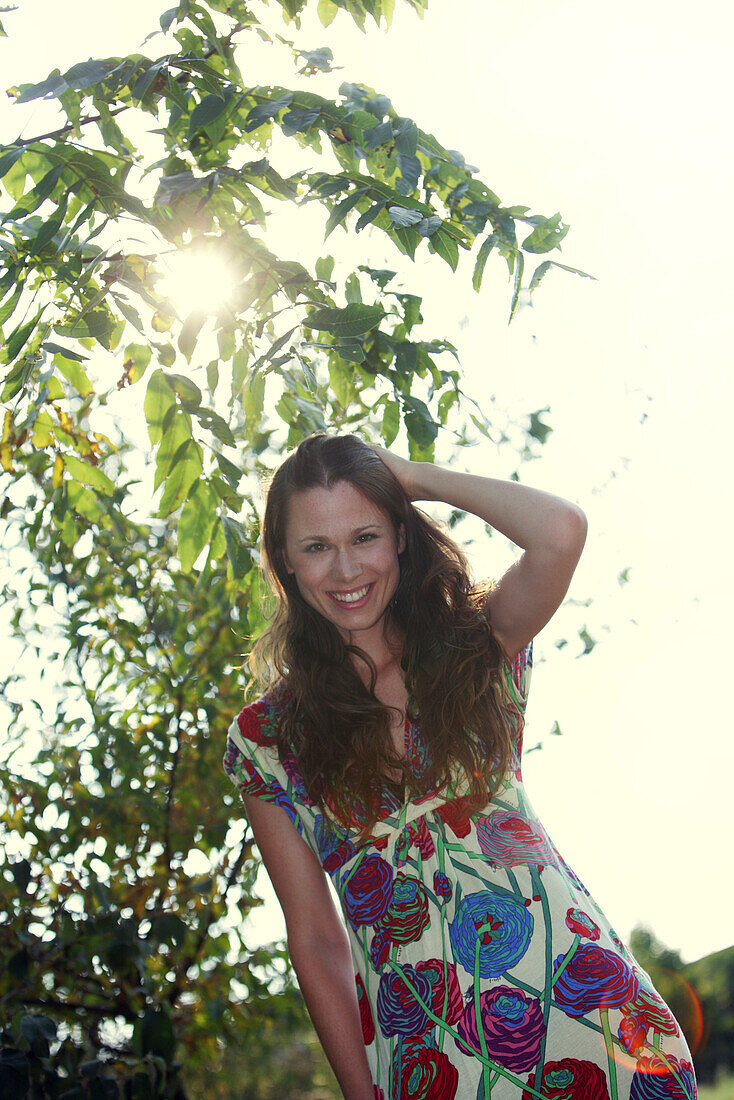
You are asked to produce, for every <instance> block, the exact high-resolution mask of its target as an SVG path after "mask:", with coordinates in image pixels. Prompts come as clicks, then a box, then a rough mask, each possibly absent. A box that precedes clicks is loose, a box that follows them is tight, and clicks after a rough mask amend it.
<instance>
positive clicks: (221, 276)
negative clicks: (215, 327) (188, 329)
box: [157, 248, 236, 317]
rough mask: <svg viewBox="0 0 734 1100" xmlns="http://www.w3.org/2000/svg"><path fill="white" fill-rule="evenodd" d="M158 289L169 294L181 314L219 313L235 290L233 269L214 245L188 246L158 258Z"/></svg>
mask: <svg viewBox="0 0 734 1100" xmlns="http://www.w3.org/2000/svg"><path fill="white" fill-rule="evenodd" d="M160 272H161V276H160V279H159V280H158V285H157V290H158V292H159V293H160V294H163V295H164V296H165V297H166V298H169V299H170V301H171V303H172V305H173V306H174V308H175V310H176V312H177V313H178V314H179V316H180V317H187V316H188V315H189V314H190V313H194V312H199V313H218V312H219V310H220V309H221V308H222V307H223V306H225V305H227V303H228V302H229V301H230V299H231V298H232V297H233V295H234V291H235V278H236V277H235V272H234V269H233V268H232V266H231V264H230V263H229V262H228V260H227V259H226V257H223V256H222V255H221V254H220V253H217V252H215V251H214V250H213V249H194V248H192V249H190V250H189V251H187V252H175V253H173V254H171V255H169V256H166V257H164V258H162V259H161V263H160Z"/></svg>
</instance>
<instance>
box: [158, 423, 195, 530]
mask: <svg viewBox="0 0 734 1100" xmlns="http://www.w3.org/2000/svg"><path fill="white" fill-rule="evenodd" d="M202 470H203V462H202V455H201V447H200V446H199V444H198V443H197V442H196V441H195V440H193V439H189V440H188V442H187V443H186V444H185V445H184V449H183V451H182V453H181V454H180V455H178V454H177V455H176V463H175V465H174V466H173V469H172V470H171V473H170V475H169V476H168V478H167V480H166V487H165V489H164V490H163V496H162V498H161V506H160V508H159V509H158V512H157V515H158V516H161V517H163V516H168V515H170V514H171V512H173V511H174V510H175V509H176V508H178V507H179V505H180V504H183V502H184V501H185V500H186V498H187V496H188V495H189V490H190V489H191V486H192V485H193V484H194V482H195V481H196V480H197V478H198V477H199V476H200V474H201V472H202Z"/></svg>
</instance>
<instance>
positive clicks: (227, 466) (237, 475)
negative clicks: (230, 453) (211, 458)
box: [216, 454, 244, 489]
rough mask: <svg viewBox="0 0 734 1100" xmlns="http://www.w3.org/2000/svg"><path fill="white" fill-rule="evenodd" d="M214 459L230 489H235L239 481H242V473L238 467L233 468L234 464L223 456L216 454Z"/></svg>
mask: <svg viewBox="0 0 734 1100" xmlns="http://www.w3.org/2000/svg"><path fill="white" fill-rule="evenodd" d="M216 457H217V462H218V464H219V469H220V470H221V471H222V473H223V474H224V476H225V477H226V479H227V481H228V482H229V484H230V485H231V486H232V488H233V489H236V488H237V486H238V485H239V483H240V481H242V474H243V472H244V471H243V470H241V469H240V467H239V466H235V464H234V462H230V461H229V459H228V458H227V457H226V456H225V455H223V454H218V455H217V456H216Z"/></svg>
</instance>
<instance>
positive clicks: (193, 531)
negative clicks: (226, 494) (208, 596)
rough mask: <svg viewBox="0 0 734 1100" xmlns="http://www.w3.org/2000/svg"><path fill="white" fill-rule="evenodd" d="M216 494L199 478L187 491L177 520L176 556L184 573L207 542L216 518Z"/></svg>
mask: <svg viewBox="0 0 734 1100" xmlns="http://www.w3.org/2000/svg"><path fill="white" fill-rule="evenodd" d="M218 504H219V501H218V498H217V494H216V493H215V492H214V490H213V489H212V487H211V486H210V485H209V484H207V482H206V481H202V480H199V481H198V482H197V484H196V485H195V486H194V489H193V491H192V492H191V493H189V498H188V500H187V501H186V503H185V504H184V506H183V508H182V509H181V515H180V516H179V520H178V556H179V558H180V560H181V568H182V569H183V571H184V572H185V573H188V572H189V570H190V569H191V568H192V567H193V564H194V562H195V561H196V559H197V558H198V556H199V554H200V553H201V551H202V550H203V549H204V547H205V546H206V544H207V543H208V542H209V540H210V538H211V536H212V531H213V530H214V524H215V522H216V519H217V507H218Z"/></svg>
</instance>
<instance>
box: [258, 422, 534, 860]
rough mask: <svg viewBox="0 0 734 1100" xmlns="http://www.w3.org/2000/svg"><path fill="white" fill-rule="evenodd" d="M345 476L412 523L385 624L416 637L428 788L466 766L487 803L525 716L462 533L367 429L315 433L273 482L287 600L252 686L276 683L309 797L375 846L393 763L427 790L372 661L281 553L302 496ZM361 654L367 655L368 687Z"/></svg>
mask: <svg viewBox="0 0 734 1100" xmlns="http://www.w3.org/2000/svg"><path fill="white" fill-rule="evenodd" d="M340 481H347V482H349V483H350V484H351V485H353V486H354V487H355V488H356V489H357V490H358V491H359V492H360V493H362V494H363V495H364V496H365V497H367V498H368V499H369V500H370V501H371V502H372V503H373V504H375V505H376V506H377V507H379V508H380V509H382V511H383V512H385V513H386V514H387V515H388V516H389V518H390V520H391V522H392V524H393V528H394V531H395V532H396V537H397V531H398V528H399V525H400V523H403V524H404V525H405V536H406V542H405V549H404V550H403V551H402V553H401V554H400V555H399V559H398V560H399V564H400V579H399V582H398V586H397V589H396V591H395V595H394V597H393V599H392V600H391V601H390V603H389V604H388V606H387V609H386V611H385V627H386V629H388V628H390V627H396V628H397V634H398V635H400V636H402V637H403V638H404V646H403V653H402V658H401V662H400V664H401V668H402V670H403V673H404V676H405V684H406V688H407V692H408V702H407V711H408V716H409V718H411V720H413V721H415V720H416V719H418V718H419V719H420V725H421V730H422V733H423V737H424V738H425V742H426V745H427V750H428V753H427V758H428V764H427V767H426V766H424V767H423V768H422V771H421V776H420V793H421V794H425V793H426V792H428V791H430V790H436V792H438V791H440V790H442V789H443V787H444V786H445V784H446V783H448V782H449V781H450V780H451V778H452V774H451V773H452V771H453V770H454V766H455V765H456V764H458V765H460V766H461V767H463V769H464V773H465V775H466V777H467V778H468V779H469V783H470V786H469V788H468V789H467V791H466V794H465V796H464V798H463V805H464V807H465V809H466V810H467V812H476V811H477V810H479V809H481V808H482V807H483V806H485V805H486V804H487V801H488V799H489V796H490V795H491V794H492V793H493V792H494V791H495V790H496V789H497V787H498V786H499V785H500V783H501V782H502V780H503V779H504V778H505V776H506V774H507V772H508V770H509V769H510V767H511V764H512V749H513V741H514V739H515V738H516V737H517V736H518V735H519V732H520V731H521V729H522V716H521V714H520V712H519V711H518V710H517V708H516V707H515V706H514V704H513V701H512V698H511V695H510V693H509V690H508V688H507V685H506V681H505V678H504V676H503V674H502V662H503V657H504V655H503V653H502V650H501V648H500V646H499V644H498V642H497V641H496V639H495V638H494V636H493V635H492V633H491V631H490V628H489V622H488V618H487V612H486V610H485V608H484V607H483V603H484V600H485V598H486V595H487V592H488V591H489V590H490V589H491V587H492V586H491V582H484V583H481V584H474V583H472V581H471V579H470V571H469V565H468V562H467V559H466V556H465V555H464V553H463V551H462V550H461V549H460V548H459V546H458V545H457V544H456V542H454V540H453V539H452V538H451V537H450V536H449V535H448V534H447V533H446V531H445V530H444V529H442V527H441V525H440V524H438V523H436V522H435V521H434V520H433V519H431V517H430V516H427V515H426V514H425V513H424V512H422V511H421V510H420V509H419V508H416V507H415V505H414V504H412V503H411V501H410V500H409V499H408V497H407V496H406V494H405V491H404V490H403V488H402V485H401V484H400V482H399V480H398V479H397V477H395V475H394V474H393V473H392V471H391V470H389V469H388V467H387V466H386V465H385V463H384V462H383V461H382V460H381V458H380V457H379V455H378V454H377V452H376V451H374V450H372V449H371V448H370V447H369V446H367V445H366V444H365V443H364V442H362V440H360V439H359V438H358V437H357V436H354V435H350V434H340V435H336V434H335V435H328V434H327V433H326V432H316V433H314V434H313V435H311V436H309V437H308V438H307V439H304V440H303V442H302V443H301V444H300V445H299V446H298V447H297V448H296V450H295V451H294V452H292V453H291V454H290V455H289V457H288V458H287V459H286V460H285V461H284V462H283V463H282V464H281V465H280V466H279V467H278V468H277V469H276V470H275V471H274V472H273V473H272V474H271V475H269V477H267V478H266V479H264V482H263V489H264V492H265V512H264V516H263V521H262V531H261V566H262V568H263V571H264V573H265V576H266V579H267V581H268V583H269V586H270V589H271V591H272V593H273V595H274V596H275V601H276V602H275V609H274V612H273V614H272V620H271V622H270V624H269V625H268V626H267V628H266V629H265V631H264V632H263V633H262V634H261V635H260V637H259V638H258V639H257V641H256V642H255V643H254V645H253V647H252V649H251V650H250V652H249V654H248V664H249V667H250V672H251V676H252V679H251V684H250V686H251V687H252V686H253V685H255V684H256V685H257V686H258V690H260V691H263V690H265V689H272V691H273V694H274V695H277V697H278V700H279V702H278V721H277V726H276V728H277V741H278V751H279V754H280V757H281V760H282V759H283V758H284V756H285V754H286V753H288V752H290V753H293V754H295V757H296V760H297V762H298V766H299V770H300V772H301V775H302V777H303V780H304V783H305V786H306V789H307V791H308V795H309V797H310V798H311V799H312V800H313V802H314V803H315V804H316V805H317V806H318V808H319V809H320V811H321V812H322V813H323V814H324V816H325V817H329V816H330V813H329V811H331V817H332V820H334V821H335V822H336V823H337V824H338V825H339V824H340V825H342V826H345V827H346V828H350V827H354V825H355V823H358V824H360V825H361V826H362V828H361V832H360V834H359V839H358V842H364V841H365V840H366V838H367V837H369V835H370V833H371V831H372V829H373V828H374V826H375V823H376V821H377V818H378V815H379V812H380V805H381V800H382V795H383V783H384V777H385V773H386V771H389V770H393V769H394V770H397V771H400V772H402V773H403V775H404V777H405V781H406V783H407V784H409V785H410V788H411V790H414V791H415V793H418V788H417V784H418V777H417V776H416V774H414V770H413V768H412V767H411V765H410V763H408V762H405V761H403V759H402V758H401V757H400V756H399V755H398V754H397V753H396V751H395V749H394V746H393V743H392V739H391V736H390V710H391V709H394V708H391V707H388V706H387V705H386V704H384V703H381V702H380V701H379V700H378V699H377V698H376V696H375V695H374V694H373V689H374V686H375V683H376V678H377V673H376V668H375V665H374V662H373V661H372V659H371V658H370V656H369V655H368V654H367V653H365V652H364V651H363V650H362V649H361V648H360V647H358V646H356V645H350V644H348V643H347V642H345V641H344V639H343V638H342V636H341V634H340V632H339V630H338V629H337V627H336V626H335V625H334V624H333V623H332V622H330V621H329V620H328V619H326V618H325V617H324V616H323V615H321V614H320V613H319V612H318V611H316V609H315V608H313V607H311V605H310V604H308V603H307V602H306V601H305V600H304V598H303V596H302V595H301V593H300V591H299V589H298V585H297V582H296V578H295V575H294V574H293V573H289V572H288V571H287V569H286V567H285V563H284V561H283V558H282V553H281V551H282V548H283V547H284V546H285V529H286V518H287V515H288V506H289V503H290V500H291V498H292V496H293V494H294V493H298V492H302V491H303V490H306V489H311V488H314V487H323V488H325V489H330V488H332V486H333V485H334V484H335V483H337V482H340ZM391 633H392V631H391ZM350 654H358V655H359V656H360V657H361V658H362V659H363V660H365V661H366V663H367V666H368V667H369V669H370V686H369V688H367V687H366V686H365V685H364V683H363V681H362V680H361V679H360V677H359V675H358V673H357V671H356V669H355V667H354V665H353V663H352V660H351V659H350ZM276 685H277V688H278V690H277V691H276V690H275V688H276ZM467 732H470V733H471V734H473V735H474V736H467V735H466V733H467Z"/></svg>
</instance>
